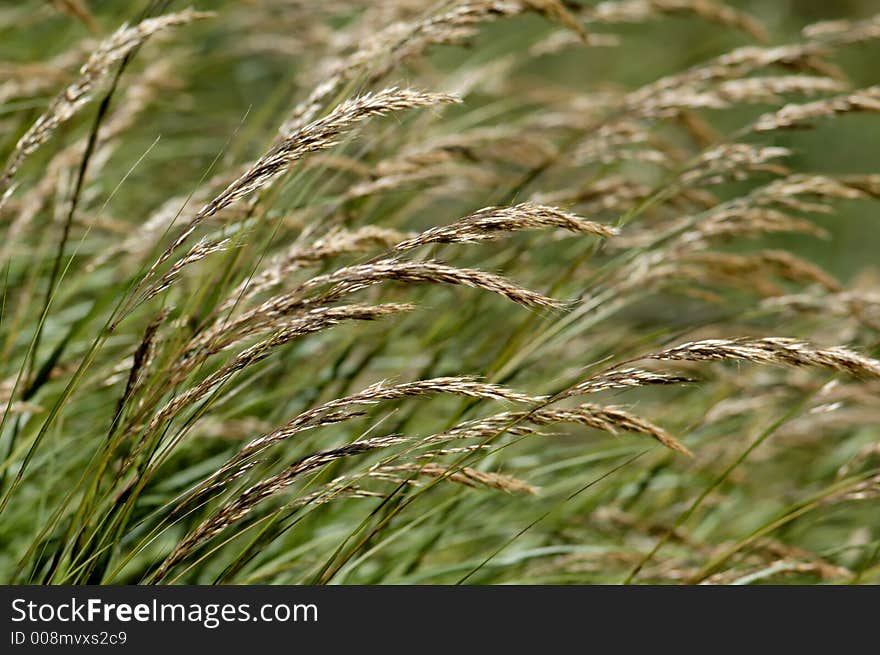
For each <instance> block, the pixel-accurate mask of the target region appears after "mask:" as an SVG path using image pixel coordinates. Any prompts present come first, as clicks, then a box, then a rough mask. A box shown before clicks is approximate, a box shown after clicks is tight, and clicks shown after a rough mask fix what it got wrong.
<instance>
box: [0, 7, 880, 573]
mask: <svg viewBox="0 0 880 655" xmlns="http://www.w3.org/2000/svg"><path fill="white" fill-rule="evenodd" d="M872 4H873V3H872V2H858V1H850V2H839V3H837V2H835V3H825V2H810V1H806V0H804V1H799V0H790V1H789V2H778V1H776V0H751V1H750V2H730V3H727V4H724V3H722V2H721V1H720V0H616V1H610V2H593V1H588V0H454V1H449V2H436V3H435V2H425V1H424V0H378V1H377V2H369V3H366V2H354V1H350V0H326V1H324V2H312V1H311V0H248V1H246V2H204V3H197V5H198V6H196V7H194V8H190V7H188V5H187V4H185V3H182V2H174V1H171V0H142V1H139V2H133V3H122V2H111V1H109V0H104V1H100V0H57V1H54V2H45V1H37V0H32V1H22V2H8V3H3V4H0V279H2V286H0V582H2V583H31V584H84V583H91V584H113V583H115V584H137V583H152V584H174V583H200V584H210V583H220V584H229V583H234V584H256V583H272V584H308V583H312V584H452V583H468V584H514V583H519V584H546V583H562V584H590V583H604V584H617V583H626V584H642V583H655V584H702V583H711V584H760V583H774V584H872V583H873V584H876V583H880V520H878V517H880V402H878V398H880V360H878V358H880V257H878V253H880V230H878V222H877V211H878V208H880V115H878V114H880V86H878V84H880V79H878V78H877V75H878V70H877V67H876V65H875V62H877V61H880V14H878V15H876V16H873V15H872V9H871V5H872ZM873 11H876V7H874V9H873Z"/></svg>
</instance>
